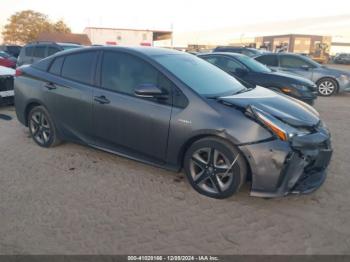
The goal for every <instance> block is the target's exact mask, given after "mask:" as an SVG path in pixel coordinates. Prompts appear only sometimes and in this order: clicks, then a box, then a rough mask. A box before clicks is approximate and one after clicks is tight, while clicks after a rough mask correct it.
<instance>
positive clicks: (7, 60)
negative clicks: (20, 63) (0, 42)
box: [0, 51, 17, 68]
mask: <svg viewBox="0 0 350 262" xmlns="http://www.w3.org/2000/svg"><path fill="white" fill-rule="evenodd" d="M16 61H17V59H16V58H15V57H13V56H11V55H9V54H8V53H6V52H4V51H0V66H5V67H11V68H15V67H16Z"/></svg>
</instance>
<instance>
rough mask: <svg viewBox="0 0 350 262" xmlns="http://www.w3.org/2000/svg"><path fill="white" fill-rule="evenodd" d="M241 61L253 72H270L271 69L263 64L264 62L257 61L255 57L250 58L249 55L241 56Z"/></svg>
mask: <svg viewBox="0 0 350 262" xmlns="http://www.w3.org/2000/svg"><path fill="white" fill-rule="evenodd" d="M239 61H240V62H241V63H243V64H244V65H245V66H246V67H248V68H249V69H250V70H252V71H253V72H258V73H270V72H271V69H270V68H268V67H267V66H265V65H263V64H262V63H259V62H258V61H255V60H254V59H253V58H250V57H248V56H241V57H239Z"/></svg>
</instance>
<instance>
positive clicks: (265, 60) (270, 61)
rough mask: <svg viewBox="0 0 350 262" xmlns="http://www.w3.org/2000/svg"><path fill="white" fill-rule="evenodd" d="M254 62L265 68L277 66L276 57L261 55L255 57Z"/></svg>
mask: <svg viewBox="0 0 350 262" xmlns="http://www.w3.org/2000/svg"><path fill="white" fill-rule="evenodd" d="M255 60H257V61H259V62H260V63H262V64H264V65H267V66H278V59H277V56H276V55H262V56H259V57H256V58H255Z"/></svg>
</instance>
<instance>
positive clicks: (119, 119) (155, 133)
mask: <svg viewBox="0 0 350 262" xmlns="http://www.w3.org/2000/svg"><path fill="white" fill-rule="evenodd" d="M100 64H101V65H100V74H99V79H100V88H99V89H95V90H94V94H93V97H94V102H93V104H94V106H93V126H94V132H95V139H96V140H95V141H96V144H97V146H100V147H103V148H109V149H110V150H114V151H118V152H122V153H123V152H124V153H126V154H133V155H135V156H137V157H141V158H145V159H147V158H149V159H152V160H156V161H159V162H163V161H164V160H165V157H166V149H167V143H168V133H169V123H170V117H171V112H172V87H171V85H172V84H171V83H170V81H169V80H168V79H167V78H166V77H164V76H163V75H162V74H161V73H160V72H159V71H158V70H157V69H156V68H155V67H153V66H152V65H151V64H149V63H148V62H147V61H145V60H143V59H141V58H139V57H136V56H134V55H131V54H127V53H122V52H117V51H105V52H104V54H103V57H102V59H101V63H100ZM141 84H154V85H157V86H158V87H159V88H161V89H162V90H163V92H164V93H167V94H168V97H167V99H162V100H158V99H155V98H140V97H136V96H135V94H134V90H135V88H136V87H137V86H139V85H141Z"/></svg>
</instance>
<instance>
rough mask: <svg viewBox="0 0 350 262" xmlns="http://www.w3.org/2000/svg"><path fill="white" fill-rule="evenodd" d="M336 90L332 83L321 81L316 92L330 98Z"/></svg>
mask: <svg viewBox="0 0 350 262" xmlns="http://www.w3.org/2000/svg"><path fill="white" fill-rule="evenodd" d="M335 89H336V86H335V84H334V83H333V82H332V81H329V80H325V81H322V82H321V83H320V84H319V86H318V92H319V93H320V94H321V95H323V96H330V95H331V94H333V93H334V91H335Z"/></svg>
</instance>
